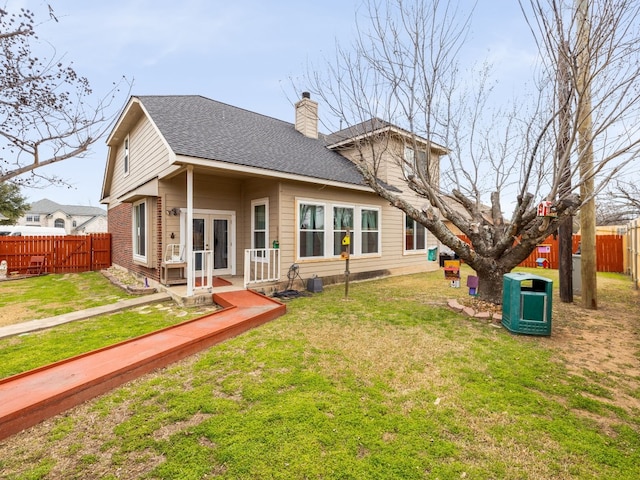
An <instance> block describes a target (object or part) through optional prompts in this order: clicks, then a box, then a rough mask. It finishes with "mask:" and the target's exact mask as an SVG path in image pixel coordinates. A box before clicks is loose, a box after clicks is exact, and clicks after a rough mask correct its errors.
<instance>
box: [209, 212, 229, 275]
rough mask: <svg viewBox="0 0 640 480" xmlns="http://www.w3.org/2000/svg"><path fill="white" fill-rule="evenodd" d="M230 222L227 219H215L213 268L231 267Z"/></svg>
mask: <svg viewBox="0 0 640 480" xmlns="http://www.w3.org/2000/svg"><path fill="white" fill-rule="evenodd" d="M228 227H229V222H228V221H227V220H225V219H214V220H213V269H214V270H219V269H222V268H229V260H228V257H229V248H228V243H229V242H228V239H229V228H228Z"/></svg>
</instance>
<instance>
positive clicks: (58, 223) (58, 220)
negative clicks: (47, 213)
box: [53, 218, 64, 228]
mask: <svg viewBox="0 0 640 480" xmlns="http://www.w3.org/2000/svg"><path fill="white" fill-rule="evenodd" d="M53 226H54V227H60V228H64V220H63V219H62V218H56V220H55V222H53Z"/></svg>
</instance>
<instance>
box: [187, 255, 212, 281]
mask: <svg viewBox="0 0 640 480" xmlns="http://www.w3.org/2000/svg"><path fill="white" fill-rule="evenodd" d="M191 260H192V262H191V268H192V272H193V275H192V277H191V278H192V279H193V285H192V287H193V289H197V288H210V287H212V286H213V251H212V250H194V251H193V256H192V258H191Z"/></svg>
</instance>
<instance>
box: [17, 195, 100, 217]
mask: <svg viewBox="0 0 640 480" xmlns="http://www.w3.org/2000/svg"><path fill="white" fill-rule="evenodd" d="M57 211H61V212H63V213H66V214H67V215H78V216H88V217H91V216H94V217H95V216H100V215H102V216H106V215H107V212H106V210H104V209H103V208H100V207H85V206H83V205H60V204H59V203H56V202H54V201H51V200H49V199H48V198H43V199H42V200H38V201H36V202H33V203H31V205H30V206H29V210H28V212H27V213H39V214H41V215H49V214H51V213H55V212H57Z"/></svg>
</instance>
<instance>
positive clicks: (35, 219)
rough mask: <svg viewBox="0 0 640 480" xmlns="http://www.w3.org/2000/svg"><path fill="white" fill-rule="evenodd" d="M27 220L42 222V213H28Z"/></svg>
mask: <svg viewBox="0 0 640 480" xmlns="http://www.w3.org/2000/svg"><path fill="white" fill-rule="evenodd" d="M27 222H30V223H35V222H40V215H27Z"/></svg>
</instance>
